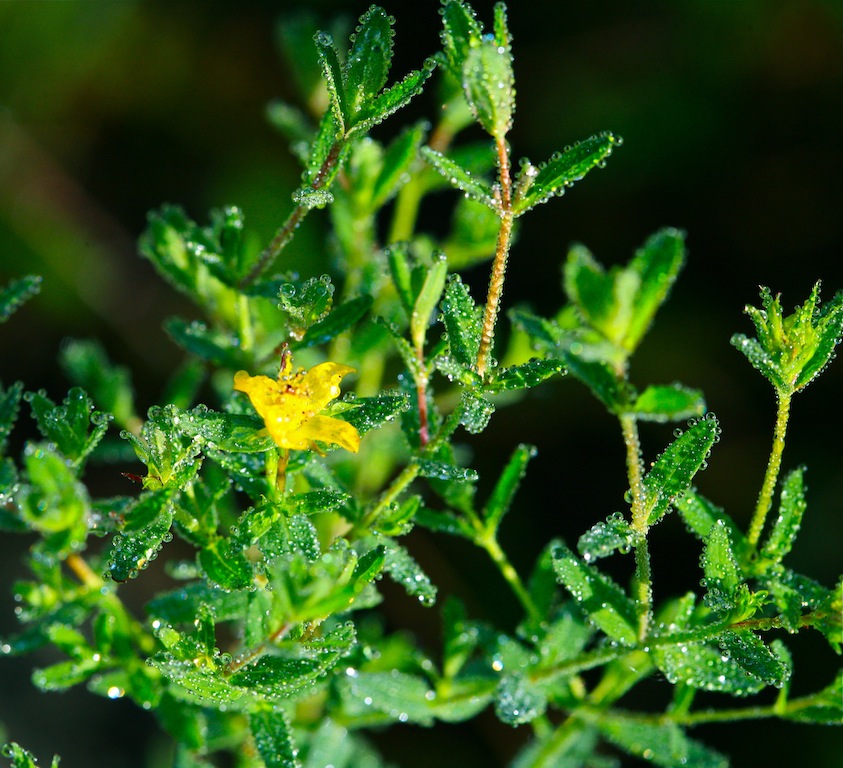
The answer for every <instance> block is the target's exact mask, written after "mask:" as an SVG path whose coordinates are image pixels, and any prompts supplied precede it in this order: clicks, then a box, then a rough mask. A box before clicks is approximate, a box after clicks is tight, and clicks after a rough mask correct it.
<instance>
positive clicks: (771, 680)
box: [718, 629, 791, 688]
mask: <svg viewBox="0 0 843 768" xmlns="http://www.w3.org/2000/svg"><path fill="white" fill-rule="evenodd" d="M718 642H719V644H720V647H721V648H722V649H723V651H724V652H725V653H726V654H727V655H728V657H729V658H730V659H731V660H732V661H733V662H734V663H736V664H740V666H741V667H743V668H744V669H745V670H746V671H747V672H748V673H749V674H750V675H752V676H753V677H757V678H758V679H760V680H763V681H764V683H766V684H767V685H774V686H775V687H776V688H781V687H782V686H783V685H784V684H785V683H786V682H787V681H788V680H789V679H790V672H791V669H790V664H789V663H786V662H785V661H784V660H783V659H782V658H781V657H780V656H779V655H778V654H776V653H774V652H773V651H772V650H771V649H770V648H768V647H767V646H766V645H764V643H763V641H762V640H761V638H760V637H758V635H756V634H755V633H754V632H750V631H749V630H746V629H742V630H735V631H728V632H724V633H723V634H722V635H721V636H720V638H719V641H718Z"/></svg>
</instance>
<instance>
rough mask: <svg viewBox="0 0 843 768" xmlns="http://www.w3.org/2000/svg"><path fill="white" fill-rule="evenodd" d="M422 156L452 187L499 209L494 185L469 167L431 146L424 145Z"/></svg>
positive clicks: (472, 198)
mask: <svg viewBox="0 0 843 768" xmlns="http://www.w3.org/2000/svg"><path fill="white" fill-rule="evenodd" d="M421 153H422V156H423V157H424V159H425V160H426V161H427V162H428V163H429V164H430V165H431V166H432V167H433V168H434V169H435V170H436V171H438V172H439V173H440V174H441V175H442V177H443V178H445V179H447V180H448V183H449V184H450V185H451V186H452V187H456V188H457V189H459V190H460V191H461V192H465V194H466V195H468V197H469V198H470V199H471V200H475V201H476V202H478V203H483V205H485V206H487V207H488V208H491V209H492V210H493V211H494V210H497V204H496V202H495V195H494V192H493V191H492V187H491V186H490V185H489V184H488V182H486V181H484V180H483V179H480V178H477V177H476V176H474V175H473V174H472V172H471V171H469V170H468V169H467V168H463V167H462V166H461V165H460V164H459V163H457V162H456V161H455V160H452V159H451V158H449V157H448V156H447V155H444V154H442V153H441V152H437V151H436V150H435V149H431V148H430V147H422V149H421Z"/></svg>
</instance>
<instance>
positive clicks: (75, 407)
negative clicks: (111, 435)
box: [24, 387, 110, 467]
mask: <svg viewBox="0 0 843 768" xmlns="http://www.w3.org/2000/svg"><path fill="white" fill-rule="evenodd" d="M24 399H25V400H27V401H28V402H29V404H30V407H31V408H32V415H33V417H34V418H35V421H36V423H37V425H38V431H39V432H40V433H41V434H42V435H43V436H44V437H45V438H46V439H47V440H49V441H50V442H51V443H52V444H53V445H55V447H56V448H57V449H58V450H59V451H60V452H61V453H62V454H64V455H65V456H66V457H67V458H68V459H70V460H71V461H72V462H73V463H74V464H75V465H76V466H77V467H80V466H82V464H83V463H84V461H85V459H86V458H87V457H88V455H89V454H90V453H91V451H93V450H94V448H95V447H96V446H97V443H99V442H100V440H102V438H103V436H104V435H105V432H106V430H107V429H108V422H109V421H110V416H109V415H107V414H103V413H99V412H94V411H93V407H94V406H93V403H92V402H91V399H90V398H89V397H88V395H87V393H86V392H85V390H83V389H80V388H79V387H73V388H71V390H70V391H69V392H68V393H67V397H65V399H64V401H63V402H62V404H61V405H60V406H57V405H56V404H55V403H54V402H53V401H52V400H50V399H49V398H48V397H47V396H46V395H44V394H42V393H40V392H34V393H29V392H28V393H27V394H26V395H24ZM92 426H93V429H92V430H90V432H89V428H90V427H92Z"/></svg>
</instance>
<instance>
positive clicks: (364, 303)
mask: <svg viewBox="0 0 843 768" xmlns="http://www.w3.org/2000/svg"><path fill="white" fill-rule="evenodd" d="M371 306H372V297H371V296H358V297H357V298H356V299H351V300H350V301H346V302H345V303H344V304H340V305H339V306H338V307H337V308H336V309H334V311H333V312H331V314H329V315H328V316H327V317H326V318H324V319H323V320H320V321H319V322H318V323H314V324H313V325H312V326H310V328H309V329H308V331H307V333H306V334H305V336H304V338H303V339H302V340H301V341H300V342H295V343H293V344H292V345H291V347H292V348H293V349H305V348H307V347H313V346H316V345H317V344H327V343H328V342H329V341H331V340H333V339H334V338H336V337H337V336H339V335H340V334H341V333H342V332H343V331H347V330H348V329H349V328H351V326H353V325H354V324H355V323H357V322H358V321H359V320H361V319H362V318H363V316H364V315H365V314H366V313H367V312H368V311H369V309H370V307H371Z"/></svg>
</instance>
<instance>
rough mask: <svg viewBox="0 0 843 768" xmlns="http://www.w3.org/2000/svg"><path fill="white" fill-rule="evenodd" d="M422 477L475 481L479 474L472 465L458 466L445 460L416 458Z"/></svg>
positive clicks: (460, 481)
mask: <svg viewBox="0 0 843 768" xmlns="http://www.w3.org/2000/svg"><path fill="white" fill-rule="evenodd" d="M416 464H417V465H418V468H419V476H420V477H431V478H434V479H436V480H450V481H456V482H458V483H464V482H474V481H476V480H477V479H478V477H479V475H478V474H477V470H474V469H471V467H457V466H454V465H453V464H449V463H448V462H445V461H434V460H433V459H416Z"/></svg>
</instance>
